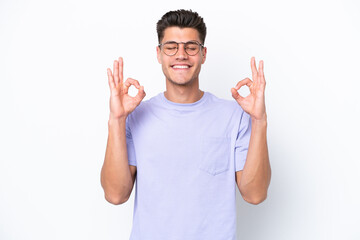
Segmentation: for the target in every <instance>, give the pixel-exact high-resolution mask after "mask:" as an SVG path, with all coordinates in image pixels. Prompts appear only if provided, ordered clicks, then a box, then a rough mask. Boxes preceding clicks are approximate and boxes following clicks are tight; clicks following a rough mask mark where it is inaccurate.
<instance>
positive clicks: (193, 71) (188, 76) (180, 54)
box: [157, 27, 206, 85]
mask: <svg viewBox="0 0 360 240" xmlns="http://www.w3.org/2000/svg"><path fill="white" fill-rule="evenodd" d="M169 41H175V42H188V41H197V42H199V43H201V41H200V38H199V33H198V31H197V30H196V29H194V28H179V27H168V28H166V29H165V31H164V38H163V39H162V41H161V43H165V42H169ZM157 58H158V61H159V63H160V64H161V65H162V70H163V72H164V75H165V77H166V80H167V81H170V82H171V83H173V84H176V85H188V84H191V83H193V82H195V81H198V80H199V73H200V69H201V64H203V63H204V62H205V59H206V48H205V47H204V48H200V51H199V52H198V53H197V54H196V55H194V56H190V55H188V54H187V53H186V52H185V49H184V44H179V49H178V51H177V53H176V54H175V55H173V56H167V55H166V54H165V53H164V52H163V51H161V49H160V48H159V47H157Z"/></svg>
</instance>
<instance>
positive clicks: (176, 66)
mask: <svg viewBox="0 0 360 240" xmlns="http://www.w3.org/2000/svg"><path fill="white" fill-rule="evenodd" d="M173 68H189V66H179V65H175V66H173Z"/></svg>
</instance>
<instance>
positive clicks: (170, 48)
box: [165, 47, 176, 50]
mask: <svg viewBox="0 0 360 240" xmlns="http://www.w3.org/2000/svg"><path fill="white" fill-rule="evenodd" d="M165 48H166V49H167V50H174V49H176V47H165Z"/></svg>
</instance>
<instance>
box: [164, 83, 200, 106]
mask: <svg viewBox="0 0 360 240" xmlns="http://www.w3.org/2000/svg"><path fill="white" fill-rule="evenodd" d="M203 95H204V91H201V90H200V89H199V84H192V85H186V86H179V85H174V84H171V83H168V82H167V83H166V91H165V92H164V96H165V97H166V98H167V99H168V100H169V101H171V102H175V103H194V102H196V101H199V100H200V99H201V98H202V96H203Z"/></svg>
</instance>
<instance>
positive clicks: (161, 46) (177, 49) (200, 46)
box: [158, 40, 204, 56]
mask: <svg viewBox="0 0 360 240" xmlns="http://www.w3.org/2000/svg"><path fill="white" fill-rule="evenodd" d="M167 43H176V44H177V48H176V52H175V53H174V54H172V55H169V54H167V53H165V51H164V50H163V49H164V48H163V46H164V45H165V44H167ZM187 43H196V44H197V45H199V51H197V52H196V53H195V54H189V53H188V52H187V51H186V48H185V47H184V50H185V52H186V54H187V55H189V56H195V55H196V54H198V53H199V52H200V50H201V48H204V45H203V44H201V43H199V42H198V41H196V40H191V41H187V42H175V41H167V42H164V43H160V44H159V45H158V47H159V48H160V50H161V51H162V52H163V53H164V54H165V55H167V56H175V55H176V54H177V52H178V51H179V44H184V45H185V44H187Z"/></svg>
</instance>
